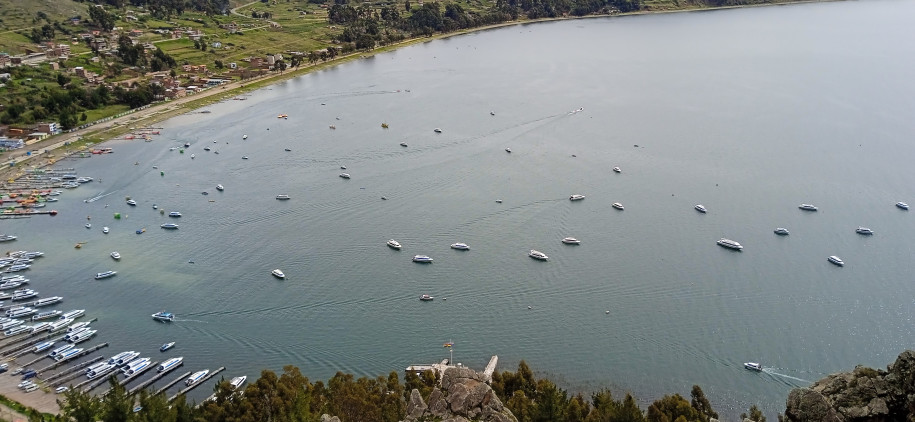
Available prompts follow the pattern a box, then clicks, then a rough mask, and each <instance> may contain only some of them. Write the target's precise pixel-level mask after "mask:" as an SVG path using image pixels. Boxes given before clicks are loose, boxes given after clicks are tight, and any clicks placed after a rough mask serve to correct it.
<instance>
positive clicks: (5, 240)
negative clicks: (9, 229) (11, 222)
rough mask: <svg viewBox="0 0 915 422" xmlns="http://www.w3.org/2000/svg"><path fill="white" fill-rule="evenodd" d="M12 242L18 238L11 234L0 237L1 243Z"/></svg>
mask: <svg viewBox="0 0 915 422" xmlns="http://www.w3.org/2000/svg"><path fill="white" fill-rule="evenodd" d="M10 240H16V236H13V235H11V234H4V235H2V236H0V242H9V241H10Z"/></svg>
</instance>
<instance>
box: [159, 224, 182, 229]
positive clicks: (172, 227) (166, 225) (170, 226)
mask: <svg viewBox="0 0 915 422" xmlns="http://www.w3.org/2000/svg"><path fill="white" fill-rule="evenodd" d="M159 227H162V228H163V229H170V230H174V229H177V228H178V225H177V224H173V223H166V224H162V225H160V226H159Z"/></svg>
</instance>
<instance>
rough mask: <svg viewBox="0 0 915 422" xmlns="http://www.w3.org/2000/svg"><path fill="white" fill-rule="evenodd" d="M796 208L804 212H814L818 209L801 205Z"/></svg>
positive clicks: (808, 205)
mask: <svg viewBox="0 0 915 422" xmlns="http://www.w3.org/2000/svg"><path fill="white" fill-rule="evenodd" d="M798 208H800V209H802V210H804V211H816V210H817V209H818V208H817V207H815V206H813V205H810V204H801V205H799V206H798Z"/></svg>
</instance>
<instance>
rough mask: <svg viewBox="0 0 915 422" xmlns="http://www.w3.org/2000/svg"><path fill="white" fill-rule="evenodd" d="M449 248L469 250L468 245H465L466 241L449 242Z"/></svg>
mask: <svg viewBox="0 0 915 422" xmlns="http://www.w3.org/2000/svg"><path fill="white" fill-rule="evenodd" d="M451 249H457V250H460V251H469V250H470V246H467V244H466V243H452V244H451Z"/></svg>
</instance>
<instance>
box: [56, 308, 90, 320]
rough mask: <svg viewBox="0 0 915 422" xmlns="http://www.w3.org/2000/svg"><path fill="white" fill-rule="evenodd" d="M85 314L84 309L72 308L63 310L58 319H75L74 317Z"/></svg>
mask: <svg viewBox="0 0 915 422" xmlns="http://www.w3.org/2000/svg"><path fill="white" fill-rule="evenodd" d="M85 314H86V310H85V309H74V310H72V311H67V312H64V314H63V315H61V317H60V319H61V320H64V319H76V318H79V317H81V316H83V315H85Z"/></svg>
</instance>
